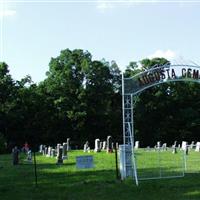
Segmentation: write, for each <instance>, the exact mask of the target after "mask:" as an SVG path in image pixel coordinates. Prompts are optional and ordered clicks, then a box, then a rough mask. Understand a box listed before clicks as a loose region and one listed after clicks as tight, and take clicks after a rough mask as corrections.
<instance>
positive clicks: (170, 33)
mask: <svg viewBox="0 0 200 200" xmlns="http://www.w3.org/2000/svg"><path fill="white" fill-rule="evenodd" d="M27 1H28V0H27ZM0 6H1V8H0V10H1V11H0V17H1V52H0V56H1V59H3V60H4V61H5V62H6V63H7V64H8V65H9V67H10V68H9V69H10V73H11V74H12V76H13V78H14V79H18V80H19V79H21V78H23V77H24V76H25V75H27V74H29V75H31V76H32V79H33V81H35V82H39V81H42V80H44V78H45V72H46V71H47V70H48V63H49V61H50V58H51V57H56V56H58V55H59V53H60V51H61V50H62V49H65V48H70V49H76V48H81V49H84V50H88V51H89V52H90V53H91V54H92V55H93V59H102V58H105V59H106V60H107V61H111V60H115V61H116V62H117V63H118V65H119V67H120V68H121V69H122V70H123V69H124V67H125V66H127V65H128V63H129V62H130V61H139V60H141V59H143V58H146V57H153V56H165V57H166V58H168V59H170V60H171V59H175V60H177V61H178V60H180V59H182V58H183V59H185V60H193V61H194V62H196V63H198V64H200V50H199V46H200V1H199V2H196V3H189V2H185V3H184V2H182V3H181V1H179V2H177V3H170V2H168V3H167V2H166V3H162V2H160V3H159V2H157V3H145V2H141V3H133V2H132V3H123V2H122V3H109V2H107V3H105V2H100V1H96V2H93V3H84V2H83V3H39V2H38V3H30V2H29V3H28V2H27V3H19V2H18V3H13V2H12V3H9V2H7V3H6V1H5V0H4V4H3V6H2V3H1V4H0ZM2 10H3V12H2Z"/></svg>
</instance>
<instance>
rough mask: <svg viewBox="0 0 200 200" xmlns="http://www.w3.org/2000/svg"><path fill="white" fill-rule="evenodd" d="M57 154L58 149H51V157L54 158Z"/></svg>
mask: <svg viewBox="0 0 200 200" xmlns="http://www.w3.org/2000/svg"><path fill="white" fill-rule="evenodd" d="M55 156H56V151H55V149H51V157H52V158H53V157H55Z"/></svg>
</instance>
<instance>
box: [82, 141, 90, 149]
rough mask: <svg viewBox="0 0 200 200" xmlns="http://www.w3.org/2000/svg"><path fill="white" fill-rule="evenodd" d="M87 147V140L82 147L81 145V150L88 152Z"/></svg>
mask: <svg viewBox="0 0 200 200" xmlns="http://www.w3.org/2000/svg"><path fill="white" fill-rule="evenodd" d="M88 148H89V142H88V141H86V143H85V144H84V147H83V152H88V150H89V149H88Z"/></svg>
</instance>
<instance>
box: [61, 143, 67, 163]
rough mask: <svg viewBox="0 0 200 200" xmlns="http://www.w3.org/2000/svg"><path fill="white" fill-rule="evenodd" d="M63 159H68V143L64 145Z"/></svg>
mask: <svg viewBox="0 0 200 200" xmlns="http://www.w3.org/2000/svg"><path fill="white" fill-rule="evenodd" d="M62 159H63V160H65V159H67V143H63V149H62Z"/></svg>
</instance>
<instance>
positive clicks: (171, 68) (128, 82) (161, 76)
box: [124, 65, 200, 95]
mask: <svg viewBox="0 0 200 200" xmlns="http://www.w3.org/2000/svg"><path fill="white" fill-rule="evenodd" d="M174 81H193V82H200V67H199V66H191V65H164V66H161V67H156V68H151V69H149V70H147V71H144V72H141V73H139V74H136V75H135V76H133V77H131V78H124V93H125V94H133V95H135V94H137V93H139V92H141V91H143V90H145V89H147V88H150V87H152V86H155V85H159V84H161V83H165V82H174Z"/></svg>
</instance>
